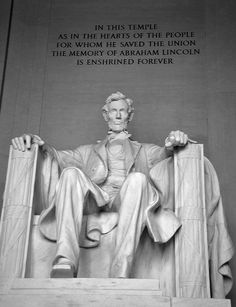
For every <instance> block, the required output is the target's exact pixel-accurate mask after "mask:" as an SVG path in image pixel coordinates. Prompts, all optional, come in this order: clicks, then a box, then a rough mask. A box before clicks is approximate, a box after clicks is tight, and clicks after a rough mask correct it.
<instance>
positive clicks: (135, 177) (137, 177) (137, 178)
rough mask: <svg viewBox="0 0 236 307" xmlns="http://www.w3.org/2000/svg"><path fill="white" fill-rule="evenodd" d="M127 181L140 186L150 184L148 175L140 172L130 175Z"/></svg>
mask: <svg viewBox="0 0 236 307" xmlns="http://www.w3.org/2000/svg"><path fill="white" fill-rule="evenodd" d="M127 179H128V180H129V182H130V183H132V184H134V185H139V186H140V185H146V184H147V182H148V180H147V177H146V175H144V174H143V173H140V172H133V173H130V174H129V176H128V177H127Z"/></svg>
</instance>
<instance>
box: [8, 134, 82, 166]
mask: <svg viewBox="0 0 236 307" xmlns="http://www.w3.org/2000/svg"><path fill="white" fill-rule="evenodd" d="M11 142H12V146H13V148H14V149H15V150H19V151H23V152H24V151H27V150H29V149H30V148H31V146H32V144H38V145H39V149H40V151H41V153H42V154H43V157H48V156H49V157H50V158H52V159H54V160H56V161H57V163H58V165H59V168H60V169H64V168H65V167H69V166H74V167H78V168H83V161H82V156H81V154H80V151H79V149H76V150H56V149H55V148H54V147H53V146H52V145H50V144H48V143H47V142H45V141H44V140H42V139H41V137H39V136H38V135H33V134H23V135H22V136H20V137H15V138H13V139H12V141H11Z"/></svg>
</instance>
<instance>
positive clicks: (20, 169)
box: [0, 144, 38, 278]
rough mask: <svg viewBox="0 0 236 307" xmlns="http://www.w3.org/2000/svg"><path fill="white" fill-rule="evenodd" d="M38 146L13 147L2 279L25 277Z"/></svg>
mask: <svg viewBox="0 0 236 307" xmlns="http://www.w3.org/2000/svg"><path fill="white" fill-rule="evenodd" d="M37 155H38V145H36V144H34V145H33V146H32V148H31V149H30V150H27V151H25V152H21V151H18V150H14V149H13V147H12V146H10V155H9V161H8V171H7V179H6V186H5V191H4V198H3V209H2V216H1V225H0V276H1V277H5V278H15V277H21V278H23V277H24V276H25V269H26V260H27V252H28V242H29V232H30V224H31V216H32V204H33V192H34V182H35V173H36V163H37Z"/></svg>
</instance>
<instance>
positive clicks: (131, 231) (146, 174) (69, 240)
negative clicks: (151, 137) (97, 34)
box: [12, 92, 188, 278]
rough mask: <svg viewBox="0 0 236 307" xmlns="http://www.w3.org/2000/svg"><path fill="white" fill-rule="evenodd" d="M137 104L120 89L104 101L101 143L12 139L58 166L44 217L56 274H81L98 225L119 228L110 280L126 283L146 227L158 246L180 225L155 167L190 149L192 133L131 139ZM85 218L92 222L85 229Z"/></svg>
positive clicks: (42, 222) (42, 221) (27, 137)
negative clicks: (63, 144)
mask: <svg viewBox="0 0 236 307" xmlns="http://www.w3.org/2000/svg"><path fill="white" fill-rule="evenodd" d="M132 103H133V102H132V100H131V99H129V98H127V97H126V96H125V95H123V94H122V93H120V92H117V93H114V94H112V95H110V96H109V97H108V98H107V100H106V104H105V105H104V107H103V108H102V112H103V116H104V119H105V121H107V123H108V129H109V130H108V135H107V136H106V138H105V139H104V140H103V141H101V142H99V143H98V144H92V145H83V146H79V147H78V148H77V149H75V150H67V151H57V150H55V149H54V148H53V147H52V146H50V145H48V144H46V143H45V142H44V141H43V140H42V139H41V138H40V137H38V136H35V135H30V134H25V135H23V136H21V137H17V138H14V139H13V140H12V144H13V147H14V148H15V149H18V150H21V151H25V150H27V149H29V148H30V147H31V144H32V143H37V144H38V145H39V147H40V148H41V152H42V153H43V154H45V155H48V156H50V157H51V160H52V159H53V161H54V162H53V163H56V165H58V169H59V171H58V178H59V179H58V180H57V181H56V183H55V182H54V183H53V182H47V189H50V185H51V186H53V185H54V189H52V190H53V192H48V195H49V194H50V196H49V197H48V203H49V205H48V208H46V209H45V210H44V211H43V212H42V214H41V217H40V230H41V232H42V233H43V235H44V236H45V237H46V238H48V239H50V240H56V242H57V249H56V255H55V259H54V263H53V266H52V271H51V277H73V276H76V273H77V270H78V265H79V253H80V246H81V245H83V243H81V242H82V241H83V240H81V237H83V233H84V232H86V233H85V234H84V238H85V241H86V240H87V247H92V246H95V245H96V244H97V237H96V235H95V233H96V232H93V230H96V229H97V228H98V227H101V229H102V230H101V232H103V233H106V232H109V231H110V230H111V229H113V228H114V227H117V232H116V242H115V248H114V254H113V257H112V261H111V266H110V277H117V278H127V277H129V276H130V271H131V267H132V263H133V259H134V255H135V252H136V250H137V247H138V244H139V241H140V237H141V234H142V232H143V230H144V228H145V227H147V230H148V234H149V236H150V237H151V238H152V240H153V241H154V242H160V243H163V242H167V241H168V240H169V239H170V238H171V237H172V236H173V235H174V234H175V232H176V231H177V229H178V228H179V227H180V222H179V220H178V219H177V217H176V216H175V214H174V212H173V211H171V210H163V208H162V207H161V205H160V201H159V195H158V191H157V189H156V187H155V186H154V182H153V181H152V179H151V178H150V170H151V169H152V168H153V167H154V166H155V165H156V164H157V163H158V162H160V161H162V160H164V159H166V158H167V157H169V156H171V155H172V154H173V148H174V147H175V146H184V145H186V144H187V142H188V136H187V135H186V134H185V133H183V132H181V131H173V132H171V133H170V134H169V136H168V137H167V138H166V140H165V146H164V147H159V146H156V145H153V144H140V143H138V142H136V141H133V140H131V139H130V134H129V133H128V131H127V124H128V123H129V121H131V120H132V117H133V112H134V109H133V106H132ZM84 216H87V217H88V219H87V223H86V230H84V226H83V218H84ZM98 225H99V226H98ZM84 246H86V244H84Z"/></svg>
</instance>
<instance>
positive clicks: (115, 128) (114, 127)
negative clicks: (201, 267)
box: [108, 121, 128, 132]
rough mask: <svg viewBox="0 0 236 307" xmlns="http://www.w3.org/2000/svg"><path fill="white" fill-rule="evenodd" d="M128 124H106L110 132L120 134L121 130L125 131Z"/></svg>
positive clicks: (111, 122)
mask: <svg viewBox="0 0 236 307" xmlns="http://www.w3.org/2000/svg"><path fill="white" fill-rule="evenodd" d="M127 124H128V122H127V121H125V122H117V123H116V122H114V121H109V122H108V127H109V129H110V130H112V131H114V132H121V131H123V130H126V128H127Z"/></svg>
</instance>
